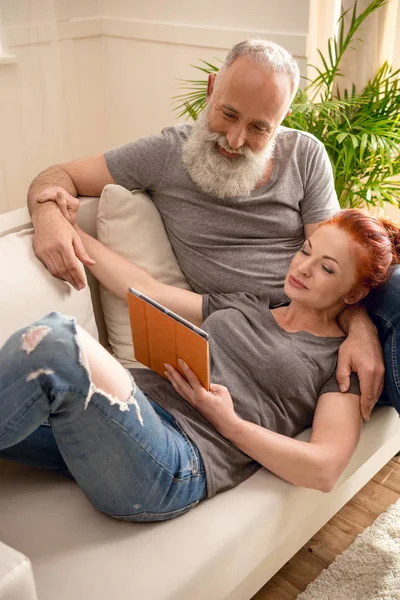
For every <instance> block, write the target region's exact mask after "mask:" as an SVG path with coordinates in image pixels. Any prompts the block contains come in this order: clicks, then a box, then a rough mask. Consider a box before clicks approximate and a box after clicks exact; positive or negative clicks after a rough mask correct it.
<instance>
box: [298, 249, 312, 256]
mask: <svg viewBox="0 0 400 600" xmlns="http://www.w3.org/2000/svg"><path fill="white" fill-rule="evenodd" d="M300 252H301V253H302V254H305V255H306V256H310V254H309V252H307V250H306V249H305V248H301V249H300Z"/></svg>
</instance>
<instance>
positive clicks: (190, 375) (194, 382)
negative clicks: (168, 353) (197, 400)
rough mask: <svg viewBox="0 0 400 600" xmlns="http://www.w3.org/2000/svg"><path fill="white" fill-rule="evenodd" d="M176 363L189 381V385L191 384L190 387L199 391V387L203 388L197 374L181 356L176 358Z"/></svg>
mask: <svg viewBox="0 0 400 600" xmlns="http://www.w3.org/2000/svg"><path fill="white" fill-rule="evenodd" d="M178 364H179V366H180V368H181V369H182V371H183V372H184V374H185V377H186V379H187V380H188V382H189V383H190V385H191V386H192V388H193V389H194V390H195V391H200V389H202V390H204V389H205V388H204V387H203V386H202V385H201V383H200V381H199V378H198V377H197V375H196V374H195V373H194V372H193V371H192V369H191V368H190V367H189V365H187V364H186V363H185V361H184V360H182V359H181V358H178ZM206 391H207V390H206Z"/></svg>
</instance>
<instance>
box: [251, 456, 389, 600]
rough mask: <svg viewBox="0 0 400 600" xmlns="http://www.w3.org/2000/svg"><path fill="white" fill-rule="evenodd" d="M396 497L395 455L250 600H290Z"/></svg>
mask: <svg viewBox="0 0 400 600" xmlns="http://www.w3.org/2000/svg"><path fill="white" fill-rule="evenodd" d="M399 497H400V456H396V457H395V458H393V459H392V460H391V461H390V462H389V463H388V464H387V465H385V466H384V467H383V469H382V470H381V471H379V473H377V474H376V475H375V477H374V478H373V479H371V481H370V482H369V483H367V485H366V486H365V487H363V488H362V489H361V490H360V491H359V492H358V494H357V495H356V496H354V498H353V499H352V500H350V502H348V503H347V504H346V505H345V506H344V507H343V508H342V510H341V511H339V512H338V513H337V514H336V515H335V516H334V517H333V518H332V519H331V520H330V521H328V523H327V524H326V525H325V527H323V528H322V529H321V530H320V531H318V533H316V534H315V536H314V537H313V538H312V539H311V540H310V541H309V542H308V543H307V544H306V545H305V546H304V547H303V548H302V549H301V550H299V552H298V553H297V554H296V555H295V556H294V557H293V558H292V559H291V560H290V561H289V562H287V563H286V565H284V566H283V567H282V569H281V570H280V571H278V573H276V575H274V577H273V578H272V579H270V581H268V583H266V584H265V586H264V587H263V588H262V589H261V590H260V591H259V592H257V594H256V595H255V596H253V598H252V600H294V599H295V598H296V597H297V595H298V594H299V593H300V592H302V591H303V590H305V588H306V587H307V585H308V584H309V583H311V582H312V581H314V579H315V578H316V577H318V575H319V574H320V573H321V571H323V570H324V569H325V568H326V567H327V566H328V565H329V564H330V563H331V562H332V561H333V560H334V559H335V558H336V556H337V555H338V554H340V553H341V552H343V551H344V550H346V548H348V546H350V544H351V543H352V542H353V541H354V539H355V538H356V536H357V535H358V534H359V533H361V532H362V531H364V529H365V528H366V527H368V526H369V525H371V524H372V523H373V522H374V521H375V519H376V517H377V516H378V515H380V514H381V513H383V512H385V510H386V509H387V508H388V506H390V504H393V503H394V502H396V500H398V498H399Z"/></svg>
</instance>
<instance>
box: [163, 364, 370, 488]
mask: <svg viewBox="0 0 400 600" xmlns="http://www.w3.org/2000/svg"><path fill="white" fill-rule="evenodd" d="M180 367H181V368H182V370H183V373H184V375H185V377H186V379H184V378H183V377H182V376H181V375H180V374H179V372H178V371H177V370H176V369H174V368H173V367H171V366H170V365H166V370H167V371H166V375H167V377H168V379H169V380H170V381H171V383H172V385H173V387H174V389H175V390H176V391H177V392H178V394H180V395H181V396H182V397H183V398H185V400H187V401H188V402H189V403H190V404H191V405H192V406H193V407H194V408H196V409H197V410H198V411H199V412H201V413H202V414H203V415H204V416H205V417H206V419H208V420H209V421H210V423H212V425H213V426H214V427H215V429H216V430H217V431H218V432H219V433H220V434H221V435H222V436H224V437H225V438H226V439H228V440H229V441H230V442H232V444H234V445H235V446H236V447H237V448H239V449H240V450H242V452H244V453H245V454H247V455H248V456H250V457H251V458H253V459H254V460H256V461H257V462H259V463H260V464H261V465H263V466H264V467H265V468H266V469H269V470H270V471H272V472H273V473H275V474H276V475H278V476H279V477H282V479H285V480H286V481H289V483H293V484H294V485H299V486H303V487H308V488H313V489H317V490H320V491H322V492H329V491H330V490H331V489H332V488H333V486H334V485H335V483H336V481H337V479H338V478H339V476H340V475H341V473H342V472H343V469H344V468H345V466H346V465H347V463H348V461H349V460H350V458H351V456H352V454H353V452H354V450H355V448H356V446H357V443H358V439H359V436H360V430H361V416H360V407H359V403H360V399H359V396H358V395H356V394H343V393H341V392H329V393H327V394H323V395H322V396H320V397H319V399H318V403H317V408H316V411H315V415H314V421H313V425H312V434H311V439H310V441H309V442H302V441H300V440H295V439H292V438H289V437H287V436H285V435H281V434H279V433H275V432H273V431H269V430H268V429H265V428H264V427H260V426H259V425H256V424H255V423H250V422H249V421H244V420H243V419H241V418H240V417H239V416H238V415H237V414H236V413H235V409H234V406H233V402H232V398H231V395H230V394H229V391H228V389H227V388H226V387H225V386H222V385H216V384H211V386H210V390H211V391H210V392H208V391H207V390H205V389H204V388H203V386H202V385H201V383H200V382H199V380H198V379H197V377H196V375H195V374H194V373H193V371H192V370H191V369H189V367H188V366H187V365H185V363H183V362H180Z"/></svg>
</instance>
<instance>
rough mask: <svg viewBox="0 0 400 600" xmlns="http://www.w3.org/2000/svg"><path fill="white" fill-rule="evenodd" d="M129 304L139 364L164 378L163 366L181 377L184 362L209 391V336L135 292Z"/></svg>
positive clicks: (132, 292) (130, 294) (140, 293)
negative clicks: (179, 362) (181, 364)
mask: <svg viewBox="0 0 400 600" xmlns="http://www.w3.org/2000/svg"><path fill="white" fill-rule="evenodd" d="M127 301H128V311H129V319H130V324H131V331H132V340H133V347H134V350H135V358H136V360H138V361H139V362H141V363H142V364H143V365H145V366H146V367H149V368H150V369H152V371H156V372H157V373H159V374H160V375H162V376H163V377H165V374H164V371H165V367H164V363H169V364H170V365H172V366H173V367H175V368H176V369H177V370H178V371H180V372H181V373H182V370H181V369H180V368H179V365H178V358H181V359H182V360H184V361H185V362H186V364H187V365H189V367H190V368H191V369H192V371H193V372H194V373H195V374H196V375H197V377H198V378H199V380H200V382H201V384H202V385H203V387H205V388H206V390H209V389H210V365H209V363H210V358H209V357H210V354H209V344H208V333H207V332H206V331H204V330H203V329H201V328H200V327H197V326H196V325H193V323H190V321H187V320H186V319H184V318H183V317H180V316H179V315H177V314H176V313H174V312H172V311H171V310H169V309H168V308H166V307H165V306H162V304H159V303H158V302H156V301H155V300H153V299H152V298H149V297H148V296H146V295H145V294H143V293H142V292H139V291H138V290H135V289H134V288H129V291H128V293H127Z"/></svg>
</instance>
